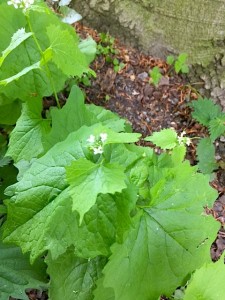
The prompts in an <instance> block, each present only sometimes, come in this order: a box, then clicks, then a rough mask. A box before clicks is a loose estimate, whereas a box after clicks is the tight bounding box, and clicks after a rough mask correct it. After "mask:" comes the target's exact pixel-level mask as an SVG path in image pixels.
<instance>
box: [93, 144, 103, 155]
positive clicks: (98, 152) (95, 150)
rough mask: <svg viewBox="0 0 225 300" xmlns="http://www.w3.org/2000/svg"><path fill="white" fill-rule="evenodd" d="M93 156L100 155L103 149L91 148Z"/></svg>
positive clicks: (99, 147) (100, 147)
mask: <svg viewBox="0 0 225 300" xmlns="http://www.w3.org/2000/svg"><path fill="white" fill-rule="evenodd" d="M93 151H94V154H102V153H103V148H102V146H98V147H97V148H93Z"/></svg>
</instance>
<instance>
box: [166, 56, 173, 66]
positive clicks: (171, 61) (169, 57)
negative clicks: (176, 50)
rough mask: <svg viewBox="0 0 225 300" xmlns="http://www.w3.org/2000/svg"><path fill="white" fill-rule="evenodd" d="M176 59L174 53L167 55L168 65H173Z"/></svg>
mask: <svg viewBox="0 0 225 300" xmlns="http://www.w3.org/2000/svg"><path fill="white" fill-rule="evenodd" d="M174 61H175V58H174V56H173V55H169V56H167V58H166V62H167V63H168V65H172V64H173V63H174Z"/></svg>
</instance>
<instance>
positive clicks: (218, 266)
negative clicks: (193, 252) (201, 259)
mask: <svg viewBox="0 0 225 300" xmlns="http://www.w3.org/2000/svg"><path fill="white" fill-rule="evenodd" d="M224 278H225V266H224V258H220V260H219V261H218V262H216V263H213V262H211V263H208V264H204V265H203V266H202V267H201V268H200V269H198V270H196V271H195V273H194V275H193V276H192V279H191V281H190V282H189V284H188V286H187V289H186V291H185V296H184V298H183V299H184V300H215V299H223V298H224V295H225V285H224Z"/></svg>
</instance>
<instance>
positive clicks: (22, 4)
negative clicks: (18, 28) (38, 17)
mask: <svg viewBox="0 0 225 300" xmlns="http://www.w3.org/2000/svg"><path fill="white" fill-rule="evenodd" d="M7 4H8V5H13V6H14V7H15V8H23V9H25V10H26V9H28V8H29V7H30V6H31V5H32V4H34V0H9V1H8V2H7Z"/></svg>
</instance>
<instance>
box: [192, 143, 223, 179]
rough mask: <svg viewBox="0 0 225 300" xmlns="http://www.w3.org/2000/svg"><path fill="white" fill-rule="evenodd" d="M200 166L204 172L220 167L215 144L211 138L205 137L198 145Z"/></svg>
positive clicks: (210, 171) (207, 172) (208, 172)
mask: <svg viewBox="0 0 225 300" xmlns="http://www.w3.org/2000/svg"><path fill="white" fill-rule="evenodd" d="M197 156H198V161H199V162H198V167H199V169H200V171H201V172H202V173H204V174H210V173H212V171H213V170H215V169H217V168H218V165H217V163H216V160H215V146H214V145H213V143H212V141H211V139H210V138H203V139H201V140H200V142H199V143H198V146H197Z"/></svg>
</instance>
